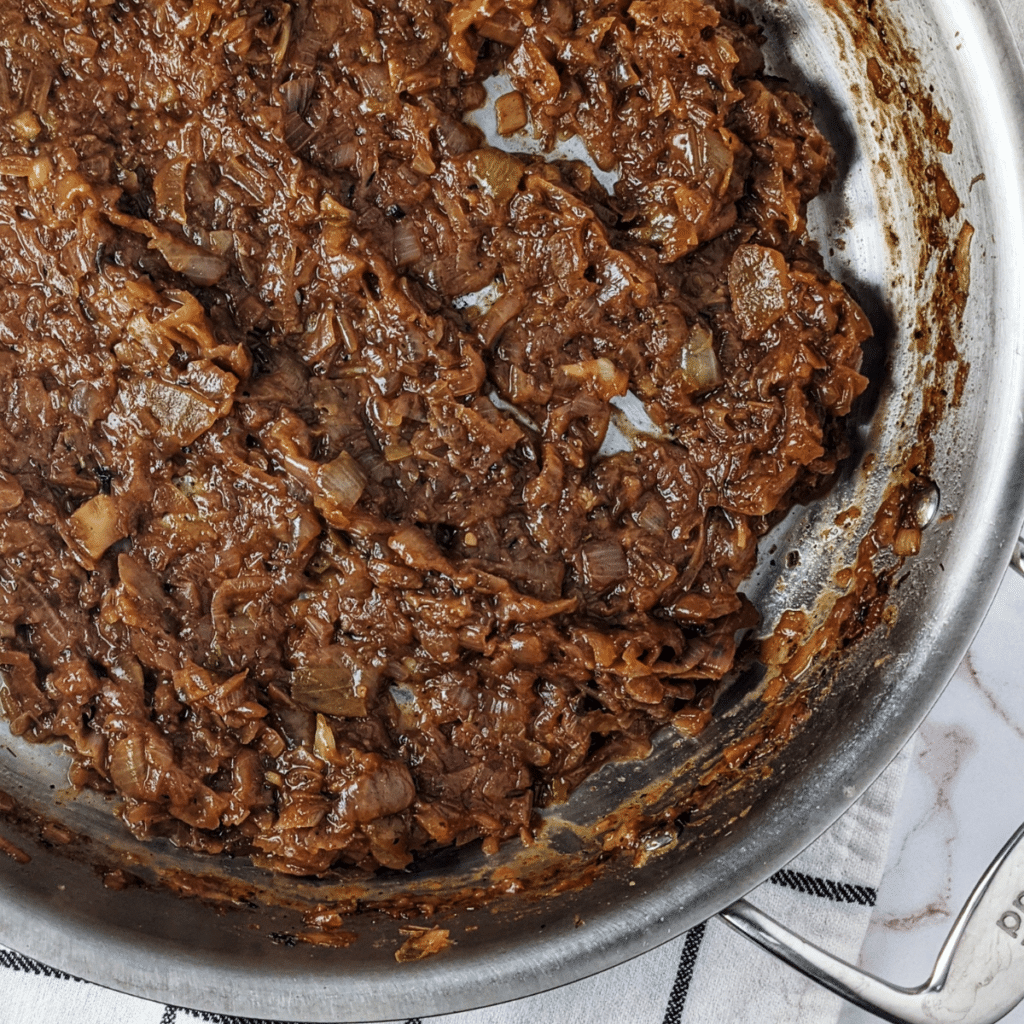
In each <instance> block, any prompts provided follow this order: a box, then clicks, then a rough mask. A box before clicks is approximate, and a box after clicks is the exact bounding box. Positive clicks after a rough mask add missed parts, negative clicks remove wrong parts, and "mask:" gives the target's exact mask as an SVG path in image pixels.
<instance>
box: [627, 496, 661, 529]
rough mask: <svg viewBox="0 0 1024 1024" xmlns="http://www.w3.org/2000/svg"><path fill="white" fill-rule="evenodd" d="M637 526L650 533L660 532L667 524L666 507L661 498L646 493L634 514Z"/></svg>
mask: <svg viewBox="0 0 1024 1024" xmlns="http://www.w3.org/2000/svg"><path fill="white" fill-rule="evenodd" d="M633 518H634V519H635V520H636V524H637V526H639V527H640V528H641V529H643V530H648V531H650V532H651V533H660V532H661V531H662V530H664V529H665V527H666V526H668V509H667V508H665V503H664V502H663V501H662V500H661V498H659V497H657V496H656V495H654V494H648V496H647V500H646V501H644V503H643V505H642V506H641V507H640V509H639V510H638V511H637V512H636V513H635V514H634V517H633Z"/></svg>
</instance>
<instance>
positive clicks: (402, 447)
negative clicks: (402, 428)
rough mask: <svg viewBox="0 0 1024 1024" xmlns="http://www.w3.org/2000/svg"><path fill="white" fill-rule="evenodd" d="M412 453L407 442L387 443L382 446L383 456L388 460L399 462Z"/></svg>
mask: <svg viewBox="0 0 1024 1024" xmlns="http://www.w3.org/2000/svg"><path fill="white" fill-rule="evenodd" d="M410 455H412V448H411V447H410V446H409V445H407V444H389V445H386V446H385V447H384V458H385V459H387V461H388V462H401V461H402V459H407V458H409V456H410Z"/></svg>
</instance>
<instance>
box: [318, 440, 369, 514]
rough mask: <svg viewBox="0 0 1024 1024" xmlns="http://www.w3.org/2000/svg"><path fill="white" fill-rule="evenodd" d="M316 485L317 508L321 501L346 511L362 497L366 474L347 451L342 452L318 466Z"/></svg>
mask: <svg viewBox="0 0 1024 1024" xmlns="http://www.w3.org/2000/svg"><path fill="white" fill-rule="evenodd" d="M316 485H317V488H318V489H319V491H320V494H318V495H317V498H316V505H317V508H320V507H321V502H323V503H326V504H329V505H330V506H333V507H336V508H340V509H342V510H343V511H345V512H347V511H348V510H349V509H351V508H354V507H355V504H356V502H358V501H359V499H360V498H361V497H362V494H363V490H364V489H365V487H366V474H365V473H364V472H363V468H362V466H360V465H359V463H358V462H356V460H355V459H353V458H352V456H351V455H349V453H348V452H342V453H341V454H340V455H339V456H338V457H337V458H336V459H335V460H334V461H333V462H326V463H324V464H323V465H322V466H321V467H320V469H319V471H318V472H317V476H316Z"/></svg>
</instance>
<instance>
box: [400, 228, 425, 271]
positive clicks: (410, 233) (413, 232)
mask: <svg viewBox="0 0 1024 1024" xmlns="http://www.w3.org/2000/svg"><path fill="white" fill-rule="evenodd" d="M394 246H395V265H396V266H397V267H399V268H402V267H408V266H410V265H411V264H413V263H418V262H419V261H420V260H421V259H422V258H423V246H422V244H421V243H420V236H419V231H418V230H417V228H416V225H415V224H414V223H413V222H412V221H411V220H410V219H408V218H406V219H405V220H401V221H399V222H398V224H397V225H395V235H394Z"/></svg>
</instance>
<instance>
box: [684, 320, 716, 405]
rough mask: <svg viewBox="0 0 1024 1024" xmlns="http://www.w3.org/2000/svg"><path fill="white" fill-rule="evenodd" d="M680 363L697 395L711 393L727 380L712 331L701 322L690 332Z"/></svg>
mask: <svg viewBox="0 0 1024 1024" xmlns="http://www.w3.org/2000/svg"><path fill="white" fill-rule="evenodd" d="M679 363H680V369H681V370H682V372H683V376H684V377H685V378H686V382H687V384H689V385H690V387H692V388H693V390H694V392H695V393H698V394H699V393H700V392H702V391H710V390H711V389H712V388H716V387H718V385H719V384H721V383H722V381H723V380H724V379H725V378H724V376H723V374H722V367H721V364H720V363H719V362H718V355H717V353H716V352H715V348H714V345H713V344H712V334H711V329H710V328H709V327H708V326H707V325H706V324H704V323H702V322H701V321H699V320H698V321H697V323H696V324H694V326H693V328H692V330H691V331H690V340H689V341H688V342H687V344H686V346H685V347H684V348H683V350H682V351H681V352H680V355H679Z"/></svg>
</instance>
